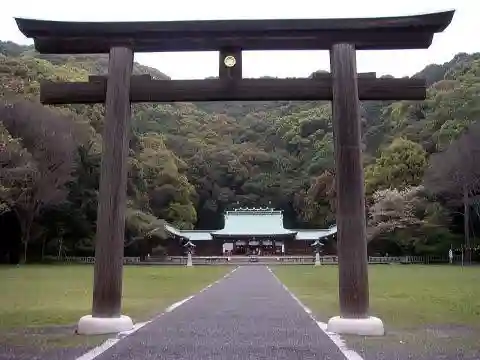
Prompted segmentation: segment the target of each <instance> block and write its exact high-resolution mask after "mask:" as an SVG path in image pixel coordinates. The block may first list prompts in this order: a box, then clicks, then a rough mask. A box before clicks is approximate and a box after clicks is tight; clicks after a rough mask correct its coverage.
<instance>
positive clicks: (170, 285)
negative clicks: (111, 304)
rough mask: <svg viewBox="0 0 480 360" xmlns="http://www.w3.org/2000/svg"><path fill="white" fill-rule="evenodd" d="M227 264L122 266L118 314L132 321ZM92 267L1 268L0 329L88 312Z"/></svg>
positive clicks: (73, 318)
mask: <svg viewBox="0 0 480 360" xmlns="http://www.w3.org/2000/svg"><path fill="white" fill-rule="evenodd" d="M230 269H231V268H229V267H226V266H225V267H223V266H204V267H200V266H197V267H194V268H186V267H181V266H171V267H170V266H168V267H167V266H126V267H125V268H124V283H123V299H122V306H123V313H124V314H127V315H129V316H131V317H132V318H133V319H134V320H135V321H139V320H145V319H147V318H149V317H150V316H152V315H154V314H156V313H159V312H161V311H162V310H163V309H164V308H166V307H167V306H169V305H170V304H171V303H174V302H175V301H178V300H181V299H183V298H185V297H186V296H188V295H190V294H192V293H195V292H197V291H199V290H201V289H202V288H203V287H205V286H207V285H208V284H210V283H212V282H213V281H215V280H217V279H219V278H220V277H221V276H223V275H224V274H226V273H227V272H228V271H229V270H230ZM92 286H93V266H90V265H39V266H37V265H27V266H20V267H0V289H1V291H2V295H1V296H0V329H1V328H12V327H26V326H45V325H64V324H73V323H76V322H77V321H78V319H79V318H80V317H81V316H83V315H86V314H89V313H91V304H92Z"/></svg>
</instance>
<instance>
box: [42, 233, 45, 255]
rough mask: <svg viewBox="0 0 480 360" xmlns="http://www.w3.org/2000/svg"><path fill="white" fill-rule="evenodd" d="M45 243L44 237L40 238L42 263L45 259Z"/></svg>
mask: <svg viewBox="0 0 480 360" xmlns="http://www.w3.org/2000/svg"><path fill="white" fill-rule="evenodd" d="M45 243H46V236H45V235H44V236H42V261H43V260H44V259H45Z"/></svg>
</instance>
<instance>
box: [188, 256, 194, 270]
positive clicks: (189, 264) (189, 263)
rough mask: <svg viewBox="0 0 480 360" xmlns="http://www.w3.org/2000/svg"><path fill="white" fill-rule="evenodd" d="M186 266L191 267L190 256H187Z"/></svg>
mask: <svg viewBox="0 0 480 360" xmlns="http://www.w3.org/2000/svg"><path fill="white" fill-rule="evenodd" d="M187 266H188V267H190V266H193V261H192V254H188V255H187Z"/></svg>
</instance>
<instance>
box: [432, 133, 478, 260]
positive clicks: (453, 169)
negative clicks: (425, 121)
mask: <svg viewBox="0 0 480 360" xmlns="http://www.w3.org/2000/svg"><path fill="white" fill-rule="evenodd" d="M424 185H425V187H426V189H427V190H428V191H429V192H431V193H434V194H437V195H441V196H443V197H444V198H446V199H448V202H449V204H450V205H452V206H460V205H463V218H464V234H465V247H466V261H467V262H470V261H471V243H470V204H471V200H472V198H473V197H474V196H476V195H478V192H479V191H480V124H475V125H472V126H471V127H470V128H469V129H468V130H467V131H466V132H465V133H464V134H463V135H462V136H461V137H460V138H458V139H457V140H455V141H454V142H452V144H450V146H449V147H448V148H447V149H446V150H445V151H443V152H440V153H437V154H435V155H433V156H432V157H431V159H430V166H429V168H428V169H427V171H426V173H425V177H424Z"/></svg>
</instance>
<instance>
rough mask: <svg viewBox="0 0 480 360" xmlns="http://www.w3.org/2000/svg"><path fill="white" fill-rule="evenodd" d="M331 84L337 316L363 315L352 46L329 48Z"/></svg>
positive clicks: (363, 250) (365, 297) (361, 193)
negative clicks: (335, 202) (337, 288)
mask: <svg viewBox="0 0 480 360" xmlns="http://www.w3.org/2000/svg"><path fill="white" fill-rule="evenodd" d="M330 62H331V65H330V66H331V71H332V85H333V102H332V111H333V138H334V149H335V168H336V171H335V183H336V192H337V214H336V223H337V234H338V236H337V239H338V240H337V251H338V271H339V298H340V312H341V316H342V317H346V318H363V317H366V316H367V314H368V308H369V294H368V268H367V266H368V261H367V240H366V222H365V189H364V180H363V163H362V148H361V144H362V143H361V125H360V106H359V101H358V96H359V93H358V86H357V67H356V59H355V48H354V46H353V45H350V44H337V45H334V46H333V48H332V50H331V52H330Z"/></svg>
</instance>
